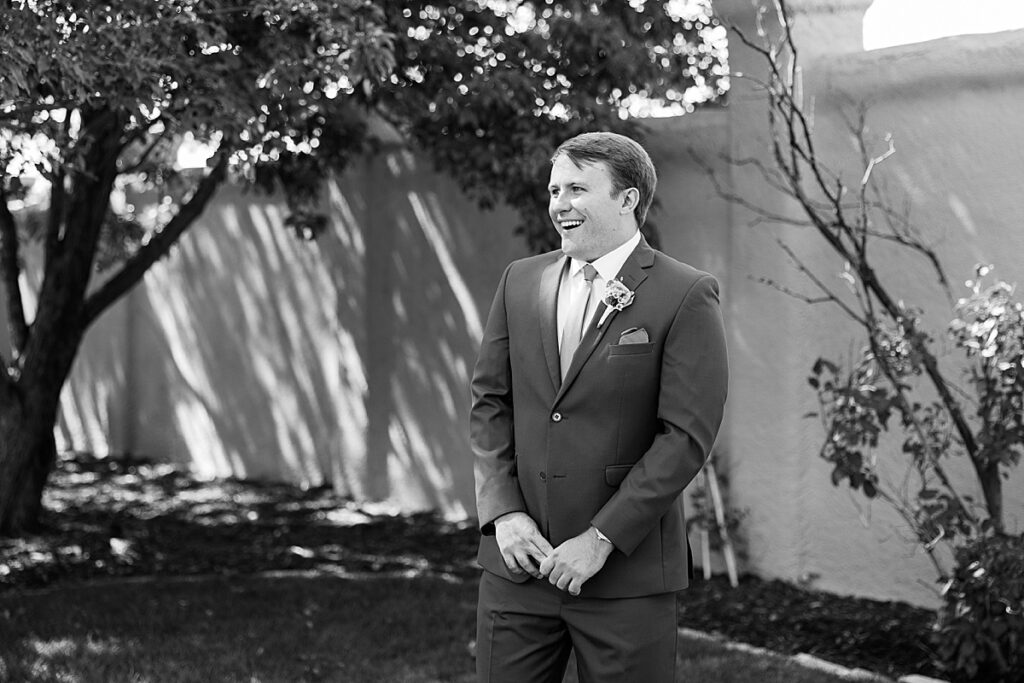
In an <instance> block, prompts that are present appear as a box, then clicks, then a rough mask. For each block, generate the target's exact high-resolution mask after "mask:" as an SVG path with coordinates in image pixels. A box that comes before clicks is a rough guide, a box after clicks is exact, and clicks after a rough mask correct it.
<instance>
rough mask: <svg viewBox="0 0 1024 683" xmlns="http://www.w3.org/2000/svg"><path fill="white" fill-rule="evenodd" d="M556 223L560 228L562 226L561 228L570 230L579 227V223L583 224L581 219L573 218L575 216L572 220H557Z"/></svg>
mask: <svg viewBox="0 0 1024 683" xmlns="http://www.w3.org/2000/svg"><path fill="white" fill-rule="evenodd" d="M558 225H559V226H560V227H561V228H562V229H563V230H572V229H574V228H578V227H580V226H581V225H583V221H582V220H580V219H575V218H574V219H572V220H568V221H558Z"/></svg>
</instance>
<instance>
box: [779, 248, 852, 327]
mask: <svg viewBox="0 0 1024 683" xmlns="http://www.w3.org/2000/svg"><path fill="white" fill-rule="evenodd" d="M775 243H776V244H778V245H779V248H780V249H782V251H784V252H786V255H787V256H788V257H789V259H790V261H792V263H793V265H795V266H796V268H797V270H799V271H800V272H801V273H803V274H804V276H805V277H807V279H809V280H810V281H811V282H813V283H814V285H815V286H816V287H817V288H818V290H819V291H821V292H822V294H824V295H825V300H827V301H831V302H832V303H834V304H836V305H837V306H838V307H839V308H840V309H842V310H843V312H844V313H846V315H848V316H850V318H852V319H853V320H856V321H857V322H858V323H860V324H861V325H867V321H866V320H865V319H864V318H863V316H861V315H858V314H857V312H856V311H854V310H853V309H852V308H850V306H849V305H848V304H847V303H846V302H845V301H843V300H842V299H840V298H839V297H838V296H836V294H835V293H833V292H832V290H831V289H829V287H828V285H826V284H825V283H824V282H822V281H821V278H819V277H818V276H817V275H815V274H814V272H813V271H811V269H810V268H808V267H807V266H806V265H805V264H804V262H803V261H802V260H800V258H799V257H798V256H797V255H796V253H795V252H794V251H793V250H792V249H791V248H790V247H789V245H788V244H786V243H785V242H783V241H782V240H779V239H777V240H775Z"/></svg>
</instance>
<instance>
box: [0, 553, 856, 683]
mask: <svg viewBox="0 0 1024 683" xmlns="http://www.w3.org/2000/svg"><path fill="white" fill-rule="evenodd" d="M475 600H476V582H475V580H466V581H463V580H452V579H448V580H445V579H440V578H437V577H430V576H420V577H396V576H390V577H388V576H385V577H379V578H378V577H371V576H360V577H339V576H330V575H322V574H317V573H314V572H311V573H309V574H307V575H302V576H297V575H294V574H287V575H280V576H273V577H266V576H261V577H253V576H232V577H212V578H197V579H193V580H182V579H175V578H168V577H162V578H157V579H153V580H148V579H147V580H142V581H139V580H121V581H103V582H99V583H95V582H94V583H90V584H85V585H67V586H63V587H59V588H55V589H45V590H42V591H28V592H20V591H9V592H6V593H5V594H3V595H0V616H2V617H3V618H2V619H0V680H4V681H19V682H20V681H24V682H25V683H43V682H50V681H77V682H81V683H118V682H120V681H125V682H127V681H155V682H159V683H185V682H195V683H199V682H202V683H208V682H210V681H224V682H229V681H239V682H242V681H244V682H248V683H256V682H260V683H271V682H278V681H280V682H282V683H285V682H287V683H295V682H298V681H346V682H353V683H357V682H360V681H367V682H371V681H372V682H376V681H389V682H390V681H394V682H408V683H414V682H415V683H420V682H423V683H425V682H427V681H456V682H458V683H469V682H470V681H472V680H473V674H472V671H473V661H472V657H471V655H470V641H471V639H472V637H473V628H474V626H473V610H474V603H475ZM681 645H682V646H681V648H680V650H681V653H680V670H681V671H684V672H686V676H685V680H689V681H716V682H720V683H772V682H776V681H777V682H779V683H782V682H786V683H830V682H831V681H839V680H842V679H839V678H835V677H830V676H828V675H826V674H823V673H821V672H816V671H810V670H807V669H804V668H801V667H799V666H797V665H795V664H793V663H791V662H789V661H786V660H784V659H782V658H779V657H774V656H768V655H755V654H750V653H743V652H735V651H730V650H726V649H725V648H724V647H723V646H722V645H720V644H717V643H713V642H708V641H704V640H684V641H683V642H682V643H681ZM575 680H576V679H575V676H569V677H567V681H575ZM681 680H682V679H681Z"/></svg>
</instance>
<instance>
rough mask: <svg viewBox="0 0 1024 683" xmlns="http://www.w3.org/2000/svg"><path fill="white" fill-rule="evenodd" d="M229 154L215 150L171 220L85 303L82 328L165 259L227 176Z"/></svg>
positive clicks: (225, 151)
mask: <svg viewBox="0 0 1024 683" xmlns="http://www.w3.org/2000/svg"><path fill="white" fill-rule="evenodd" d="M228 156H229V153H228V151H227V150H225V149H223V148H222V149H221V150H218V152H217V154H216V156H215V158H216V159H217V162H216V164H215V165H214V167H213V168H212V169H210V172H209V173H207V174H206V176H204V177H203V179H202V180H201V181H199V184H198V186H197V187H196V190H195V192H193V193H192V196H191V197H190V198H189V200H188V201H187V202H185V203H184V204H183V205H182V206H181V208H180V209H179V210H178V213H177V214H175V216H174V218H172V219H171V220H170V221H168V222H167V224H166V225H165V226H164V227H163V228H162V229H161V230H160V231H159V232H158V233H156V234H155V235H153V237H151V238H150V239H149V241H147V242H146V243H145V244H144V245H142V246H141V247H139V249H138V251H136V252H135V253H134V254H133V255H132V256H131V257H130V258H129V259H128V260H127V261H125V263H124V265H123V266H121V269H120V270H119V271H118V272H117V273H116V274H115V275H114V276H113V277H111V278H110V279H109V280H107V281H106V282H105V283H103V285H102V286H101V287H100V288H99V289H97V290H96V291H95V292H93V293H92V294H91V295H89V296H88V297H87V298H86V300H85V305H84V313H83V326H84V327H88V326H89V325H91V324H92V323H93V322H94V321H95V320H96V318H98V317H99V316H100V314H102V313H103V311H105V310H106V309H107V308H109V307H110V306H111V304H113V303H114V302H115V301H117V300H118V299H120V298H121V297H122V296H123V295H124V294H125V293H127V292H128V290H129V289H131V288H132V287H134V286H135V285H136V284H137V283H138V282H139V280H141V279H142V277H143V275H145V274H146V271H148V270H149V268H150V267H151V266H152V265H153V264H154V263H156V262H157V261H158V260H159V259H161V258H162V257H163V256H165V255H166V254H167V253H168V252H169V251H170V249H171V247H172V246H174V244H175V243H176V242H177V241H178V238H179V237H181V235H182V234H183V233H184V232H185V231H186V230H187V229H188V228H189V227H191V226H192V224H193V223H194V222H195V219H196V218H198V217H199V215H200V214H201V213H202V212H203V209H205V208H206V205H207V204H208V203H209V201H210V199H211V198H212V197H213V195H214V193H215V192H216V190H217V188H218V187H220V184H221V183H222V182H223V181H224V178H225V177H226V175H227V165H228Z"/></svg>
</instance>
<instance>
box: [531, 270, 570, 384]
mask: <svg viewBox="0 0 1024 683" xmlns="http://www.w3.org/2000/svg"><path fill="white" fill-rule="evenodd" d="M568 267H569V259H567V258H565V257H562V258H559V259H556V260H555V261H554V262H553V263H551V264H549V265H548V266H547V267H546V268H544V270H543V272H542V273H541V277H540V292H539V296H538V297H537V306H538V313H539V316H540V338H541V348H542V349H543V350H544V360H545V362H546V363H547V366H548V373H549V375H550V376H551V388H552V389H554V390H555V391H557V390H558V384H559V382H561V381H562V379H561V374H562V371H561V369H560V367H559V365H558V285H559V283H560V282H561V280H562V272H563V270H564V269H565V268H568Z"/></svg>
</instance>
